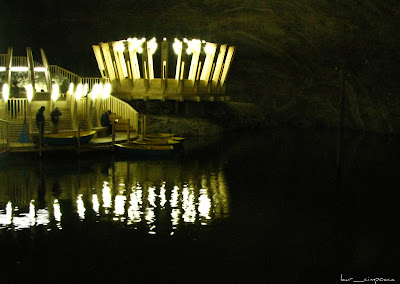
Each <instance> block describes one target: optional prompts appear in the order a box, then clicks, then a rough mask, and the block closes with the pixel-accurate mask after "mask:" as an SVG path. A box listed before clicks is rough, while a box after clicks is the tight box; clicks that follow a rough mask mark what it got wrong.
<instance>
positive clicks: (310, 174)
mask: <svg viewBox="0 0 400 284" xmlns="http://www.w3.org/2000/svg"><path fill="white" fill-rule="evenodd" d="M336 134H337V133H336V131H334V130H324V131H321V130H318V131H317V130H288V129H286V130H278V129H274V130H268V131H262V132H254V133H238V134H234V135H230V136H226V137H216V138H213V139H211V140H205V139H203V140H196V139H188V140H187V141H186V142H185V143H186V144H185V151H184V153H181V155H178V156H176V157H173V158H171V159H167V160H166V159H163V160H155V159H152V160H135V159H126V158H121V157H117V156H114V155H112V154H109V153H102V154H96V155H93V154H92V155H83V156H81V157H79V158H78V157H76V156H73V155H59V156H57V157H54V156H52V157H44V158H42V159H38V158H36V156H34V155H33V156H32V155H12V156H10V157H9V159H8V160H6V161H5V162H3V163H2V164H1V168H0V184H1V185H0V248H1V257H0V271H1V276H0V277H1V278H2V279H3V280H7V281H8V280H10V281H11V282H17V281H19V280H22V279H24V278H23V277H27V279H28V280H29V279H30V280H32V281H33V280H35V279H37V278H38V279H39V280H41V281H44V282H46V283H61V282H65V283H75V282H76V281H78V280H77V279H80V280H86V281H89V282H105V283H151V282H158V280H157V279H159V278H160V277H161V278H162V279H163V281H174V282H179V283H181V282H185V283H186V282H200V281H205V282H211V283H213V282H224V283H226V282H228V283H231V282H244V283H246V282H265V283H268V282H271V283H340V282H343V280H344V279H349V278H353V280H363V279H365V278H368V279H373V278H377V277H381V278H385V279H392V280H396V281H397V282H400V277H399V276H398V275H397V273H398V263H399V262H398V260H397V258H398V253H399V245H398V243H397V241H398V239H399V234H398V232H399V231H400V230H398V229H399V227H400V226H399V224H400V222H399V221H400V216H399V213H398V212H399V211H398V210H399V203H400V202H399V197H400V195H399V193H398V189H399V184H400V179H399V178H398V166H397V162H398V158H399V150H398V148H399V147H398V145H399V142H400V141H399V140H398V139H396V138H387V137H380V136H371V135H362V134H354V133H347V134H346V137H345V141H344V154H343V160H342V175H341V179H340V181H341V182H340V183H338V180H339V179H338V171H337V163H336V159H337V151H336V146H337V145H336V141H337V138H336ZM396 277H397V278H396ZM397 282H395V283H397ZM392 283H393V282H392Z"/></svg>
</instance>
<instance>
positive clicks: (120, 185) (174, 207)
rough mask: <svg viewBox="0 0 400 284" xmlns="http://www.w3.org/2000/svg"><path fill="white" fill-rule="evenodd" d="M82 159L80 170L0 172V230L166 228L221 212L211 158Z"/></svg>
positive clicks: (222, 187) (217, 173)
mask: <svg viewBox="0 0 400 284" xmlns="http://www.w3.org/2000/svg"><path fill="white" fill-rule="evenodd" d="M81 163H82V161H80V164H81ZM88 163H90V169H91V170H90V171H88V172H81V171H79V168H80V167H78V172H76V171H75V172H72V173H71V172H68V171H64V170H62V169H60V170H59V171H54V165H51V164H50V163H43V164H41V163H40V164H39V169H37V167H35V165H31V166H29V165H26V166H25V167H23V168H22V169H21V168H15V167H13V165H10V166H9V167H8V168H7V169H4V170H3V171H0V179H1V181H2V187H1V190H0V230H1V229H6V230H21V229H28V228H33V227H44V228H45V229H47V230H62V229H63V226H65V224H66V223H68V222H84V221H88V222H113V223H114V224H116V225H118V226H124V227H131V228H134V229H140V230H144V231H145V232H147V233H149V234H158V233H168V234H174V232H175V231H176V230H179V229H180V228H181V227H182V226H185V225H189V224H190V225H192V226H206V225H210V224H212V223H213V222H214V221H216V220H218V219H223V218H226V217H227V216H228V214H229V196H228V189H227V187H226V183H225V180H224V173H223V170H222V168H221V167H220V166H219V165H214V164H212V162H210V163H211V164H208V165H207V164H206V165H199V164H196V163H189V164H185V165H182V164H180V163H178V162H171V161H135V162H134V161H115V162H114V163H110V164H109V166H108V167H107V169H106V166H104V164H103V163H101V162H88ZM72 166H74V165H72ZM49 169H51V170H49ZM21 176H24V178H21ZM46 186H48V187H49V188H51V189H52V190H51V191H48V190H46ZM71 205H72V206H71Z"/></svg>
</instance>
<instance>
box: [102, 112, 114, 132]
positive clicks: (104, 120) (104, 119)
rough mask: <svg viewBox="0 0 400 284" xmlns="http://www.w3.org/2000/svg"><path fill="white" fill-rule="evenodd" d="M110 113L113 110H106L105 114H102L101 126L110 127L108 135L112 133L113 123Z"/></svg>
mask: <svg viewBox="0 0 400 284" xmlns="http://www.w3.org/2000/svg"><path fill="white" fill-rule="evenodd" d="M110 114H111V110H108V111H106V112H105V113H103V115H102V116H101V120H100V122H101V126H107V127H108V135H110V134H111V133H112V125H111V122H110Z"/></svg>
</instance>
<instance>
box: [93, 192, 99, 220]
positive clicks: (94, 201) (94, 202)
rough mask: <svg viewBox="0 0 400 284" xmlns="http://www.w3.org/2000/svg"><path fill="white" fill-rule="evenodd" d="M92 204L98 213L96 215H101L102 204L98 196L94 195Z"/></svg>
mask: <svg viewBox="0 0 400 284" xmlns="http://www.w3.org/2000/svg"><path fill="white" fill-rule="evenodd" d="M92 204H93V210H94V212H96V215H99V212H100V211H99V209H100V203H99V199H98V198H97V194H93V195H92Z"/></svg>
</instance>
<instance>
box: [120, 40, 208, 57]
mask: <svg viewBox="0 0 400 284" xmlns="http://www.w3.org/2000/svg"><path fill="white" fill-rule="evenodd" d="M163 40H164V41H166V40H167V39H166V38H164V39H163ZM126 41H127V42H128V43H129V47H128V48H129V51H130V52H132V51H137V52H138V53H142V52H143V48H142V44H143V43H144V42H145V41H146V38H142V39H137V38H128V39H127V40H126ZM183 42H184V43H186V44H187V46H188V48H187V49H186V53H187V54H189V55H190V54H192V53H200V51H201V47H202V44H205V45H204V47H203V50H204V52H205V53H206V54H211V53H212V52H214V51H215V47H213V45H212V44H210V43H207V42H206V41H205V40H199V39H191V40H188V39H187V38H184V39H183ZM183 42H182V41H180V40H179V39H177V38H175V40H174V43H173V44H172V47H173V49H174V51H175V53H176V54H177V55H179V54H181V52H182V48H183ZM157 46H158V45H157V42H156V38H155V37H153V38H152V39H151V40H150V41H148V42H147V48H148V50H149V52H150V54H154V53H155V52H156V50H157ZM114 48H115V50H116V51H118V52H121V53H122V52H124V51H125V46H124V43H123V41H119V42H117V43H116V44H115V46H114Z"/></svg>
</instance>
